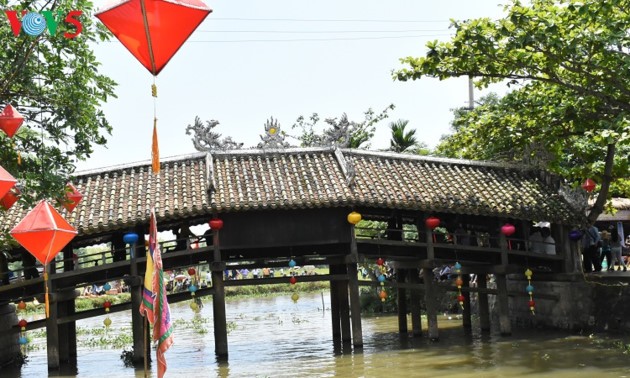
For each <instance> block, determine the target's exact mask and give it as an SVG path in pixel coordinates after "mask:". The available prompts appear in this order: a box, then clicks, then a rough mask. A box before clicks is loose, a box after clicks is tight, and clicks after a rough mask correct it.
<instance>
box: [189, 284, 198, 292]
mask: <svg viewBox="0 0 630 378" xmlns="http://www.w3.org/2000/svg"><path fill="white" fill-rule="evenodd" d="M188 291H190V292H191V293H194V292H195V291H197V286H195V285H194V284H192V285H190V286H188Z"/></svg>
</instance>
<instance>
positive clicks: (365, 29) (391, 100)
mask: <svg viewBox="0 0 630 378" xmlns="http://www.w3.org/2000/svg"><path fill="white" fill-rule="evenodd" d="M205 3H206V4H207V5H208V6H209V7H210V8H212V9H213V12H212V13H211V14H210V15H209V16H208V17H207V18H206V20H205V21H204V22H203V23H202V24H201V25H200V26H199V28H198V29H197V30H196V31H195V32H194V33H193V35H192V36H191V37H190V39H189V40H188V41H187V42H186V43H185V44H184V46H183V47H182V48H181V49H180V50H179V51H178V52H177V54H176V55H175V56H174V57H173V59H172V60H171V61H170V62H169V63H168V64H167V66H166V67H165V68H164V69H163V71H162V72H161V73H160V74H159V75H158V77H157V87H158V99H157V105H156V109H157V117H158V133H159V145H160V156H161V157H162V158H164V157H169V156H176V155H183V154H189V153H194V152H196V150H195V149H194V147H193V145H192V142H191V141H190V139H191V136H189V135H186V134H185V129H186V126H187V125H189V124H192V123H193V121H194V119H195V116H199V117H200V118H201V119H202V120H204V121H205V120H210V119H216V120H218V121H219V122H220V125H219V126H218V127H217V128H216V131H218V132H219V133H221V134H222V135H223V136H232V137H233V138H234V139H235V140H236V141H239V142H243V143H245V147H250V146H255V145H256V144H258V142H259V141H260V135H261V134H262V133H263V131H264V127H263V125H264V123H265V121H266V120H267V119H268V118H269V117H272V116H273V117H274V118H275V119H278V120H279V122H280V125H281V127H282V130H283V131H286V132H288V133H290V134H297V130H291V125H293V123H294V122H295V120H296V119H297V118H298V116H300V115H304V116H305V117H307V116H309V115H310V114H311V113H313V112H316V113H318V114H319V115H320V117H321V118H322V120H323V119H324V118H329V117H339V116H341V115H342V113H344V112H345V113H347V114H348V116H349V118H350V119H351V120H356V121H360V120H362V119H363V112H364V111H365V110H367V109H368V108H372V109H374V110H375V111H376V112H379V111H380V110H382V109H384V108H385V107H386V106H387V105H389V104H394V105H395V106H396V109H395V110H394V111H391V112H390V117H389V118H388V119H386V120H384V121H382V122H381V123H379V125H378V126H377V132H376V136H375V138H374V140H373V141H372V148H373V149H384V148H387V147H388V146H389V130H388V124H389V122H392V121H395V120H398V119H407V120H409V121H410V127H412V128H415V129H417V130H418V132H417V135H418V137H419V139H420V140H422V141H424V142H426V143H427V144H428V145H429V146H431V147H433V146H435V144H436V143H437V142H438V140H439V138H440V136H441V135H442V134H445V133H448V132H449V124H450V121H451V120H452V111H451V109H453V108H456V107H460V106H465V105H467V102H468V84H467V80H466V79H450V80H446V81H438V80H436V79H422V80H419V81H413V82H396V81H393V79H392V76H391V72H392V70H394V69H397V68H400V67H402V65H401V64H400V63H399V59H400V58H402V57H406V56H420V55H424V53H425V52H426V47H425V45H426V43H427V42H428V41H431V40H435V39H438V40H447V39H449V35H451V34H452V33H453V32H452V30H450V29H449V28H448V26H449V19H451V18H452V19H457V20H463V19H470V18H478V17H490V18H493V19H496V18H501V17H502V15H503V8H502V6H500V5H499V4H500V3H499V2H498V1H496V0H432V1H427V0H360V1H359V0H318V1H306V0H272V1H260V0H216V1H209V0H205ZM501 3H505V2H501ZM95 4H96V5H97V6H98V4H99V1H97V2H95ZM95 53H96V56H97V59H99V60H100V61H101V62H102V66H101V72H102V73H104V74H106V75H108V76H109V77H111V78H112V79H113V80H115V81H116V82H118V84H119V85H118V87H117V89H116V91H117V95H118V98H116V99H110V100H109V101H108V102H107V104H105V105H104V107H103V110H104V111H105V114H106V115H107V117H108V119H109V121H110V123H111V124H112V126H113V128H114V129H113V132H112V135H111V136H109V137H108V144H107V147H96V149H95V152H94V153H93V155H92V157H91V158H90V159H88V160H87V161H85V162H79V163H78V164H77V169H78V171H82V170H86V169H95V168H102V167H107V166H111V165H118V164H125V163H132V162H138V161H146V160H149V159H150V157H151V135H152V125H153V109H154V104H153V98H152V97H151V90H150V87H151V83H152V82H153V79H152V76H151V74H150V73H149V72H148V71H147V70H146V69H145V68H144V67H143V66H142V65H141V64H140V63H139V62H138V61H137V60H136V59H135V58H134V57H133V56H132V55H131V53H129V52H128V51H127V50H126V49H125V48H124V47H123V46H122V45H121V44H120V43H119V42H118V41H117V40H115V39H112V41H111V42H107V43H100V44H98V45H97V46H96V47H95ZM493 90H494V91H499V92H501V91H503V89H502V88H493ZM481 94H482V93H480V92H478V91H476V92H475V96H476V97H477V98H478V97H479V96H480V95H481ZM292 142H293V143H296V144H297V142H295V141H294V140H292Z"/></svg>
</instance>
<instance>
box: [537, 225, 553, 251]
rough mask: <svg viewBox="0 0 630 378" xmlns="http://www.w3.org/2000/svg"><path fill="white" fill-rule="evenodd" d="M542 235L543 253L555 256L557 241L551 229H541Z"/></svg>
mask: <svg viewBox="0 0 630 378" xmlns="http://www.w3.org/2000/svg"><path fill="white" fill-rule="evenodd" d="M540 235H541V236H542V247H543V252H544V253H545V254H547V255H555V254H556V241H555V240H554V239H553V238H552V237H551V230H550V229H549V227H543V228H541V229H540Z"/></svg>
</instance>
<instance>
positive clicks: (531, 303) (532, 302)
mask: <svg viewBox="0 0 630 378" xmlns="http://www.w3.org/2000/svg"><path fill="white" fill-rule="evenodd" d="M527 304H528V305H529V307H530V308H533V307H536V302H534V300H530V301H529V302H527Z"/></svg>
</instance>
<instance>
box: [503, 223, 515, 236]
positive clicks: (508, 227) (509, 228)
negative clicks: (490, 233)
mask: <svg viewBox="0 0 630 378" xmlns="http://www.w3.org/2000/svg"><path fill="white" fill-rule="evenodd" d="M515 232H516V227H514V225H513V224H510V223H506V224H504V225H503V226H501V233H502V234H503V235H505V236H511V235H513V234H514V233H515Z"/></svg>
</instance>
